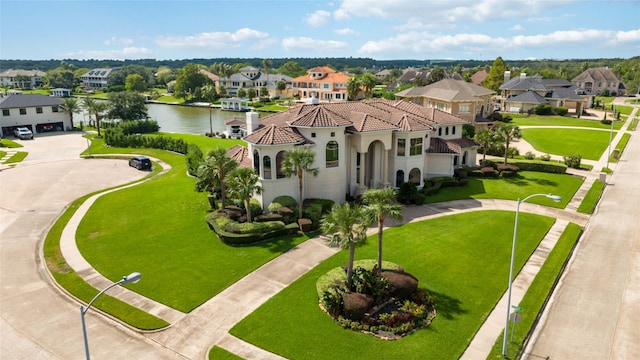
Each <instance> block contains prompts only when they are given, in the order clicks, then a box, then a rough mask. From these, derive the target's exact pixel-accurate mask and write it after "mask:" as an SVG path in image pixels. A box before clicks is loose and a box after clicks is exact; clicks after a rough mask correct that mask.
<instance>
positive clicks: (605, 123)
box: [600, 119, 613, 125]
mask: <svg viewBox="0 0 640 360" xmlns="http://www.w3.org/2000/svg"><path fill="white" fill-rule="evenodd" d="M612 122H613V121H612V120H609V119H602V120H600V123H601V124H604V125H611V123H612Z"/></svg>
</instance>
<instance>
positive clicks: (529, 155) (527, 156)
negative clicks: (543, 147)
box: [524, 151, 536, 160]
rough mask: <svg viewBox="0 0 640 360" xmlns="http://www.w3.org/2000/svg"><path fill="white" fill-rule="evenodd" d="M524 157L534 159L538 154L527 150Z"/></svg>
mask: <svg viewBox="0 0 640 360" xmlns="http://www.w3.org/2000/svg"><path fill="white" fill-rule="evenodd" d="M524 158H525V159H527V160H533V159H535V158H536V155H535V154H534V153H532V152H531V151H527V152H526V153H525V154H524Z"/></svg>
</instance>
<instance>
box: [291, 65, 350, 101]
mask: <svg viewBox="0 0 640 360" xmlns="http://www.w3.org/2000/svg"><path fill="white" fill-rule="evenodd" d="M348 82H349V75H347V74H345V73H343V72H340V71H337V70H334V69H332V68H330V67H328V66H316V67H314V68H312V69H309V70H307V74H306V75H303V76H298V77H297V78H294V79H292V80H291V91H292V95H298V96H299V97H300V98H301V99H310V98H314V97H315V98H317V99H319V100H321V101H346V100H356V99H348V94H347V83H348Z"/></svg>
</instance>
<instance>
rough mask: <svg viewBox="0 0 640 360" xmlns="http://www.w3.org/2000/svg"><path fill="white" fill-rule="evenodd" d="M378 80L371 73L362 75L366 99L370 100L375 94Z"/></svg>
mask: <svg viewBox="0 0 640 360" xmlns="http://www.w3.org/2000/svg"><path fill="white" fill-rule="evenodd" d="M377 82H378V80H376V78H375V77H374V76H373V75H371V74H370V73H366V74H364V75H362V78H361V79H360V83H361V84H362V88H363V89H364V94H365V97H366V98H370V97H371V95H372V93H373V88H374V87H375V86H376V83H377Z"/></svg>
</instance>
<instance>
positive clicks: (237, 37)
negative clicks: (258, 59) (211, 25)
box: [155, 28, 269, 50]
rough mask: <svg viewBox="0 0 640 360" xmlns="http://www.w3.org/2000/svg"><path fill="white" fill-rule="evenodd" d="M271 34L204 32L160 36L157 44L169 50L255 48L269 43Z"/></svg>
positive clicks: (239, 31)
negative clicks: (259, 42) (266, 42)
mask: <svg viewBox="0 0 640 360" xmlns="http://www.w3.org/2000/svg"><path fill="white" fill-rule="evenodd" d="M268 38H269V34H267V33H265V32H262V31H258V30H253V29H249V28H242V29H238V30H236V31H235V32H233V33H231V32H226V31H225V32H222V31H220V32H203V33H199V34H196V35H189V36H159V37H157V38H156V40H155V42H156V44H158V45H160V46H162V47H167V48H178V49H207V50H224V49H228V48H237V47H240V46H247V47H249V46H253V42H258V41H267V39H268Z"/></svg>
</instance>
